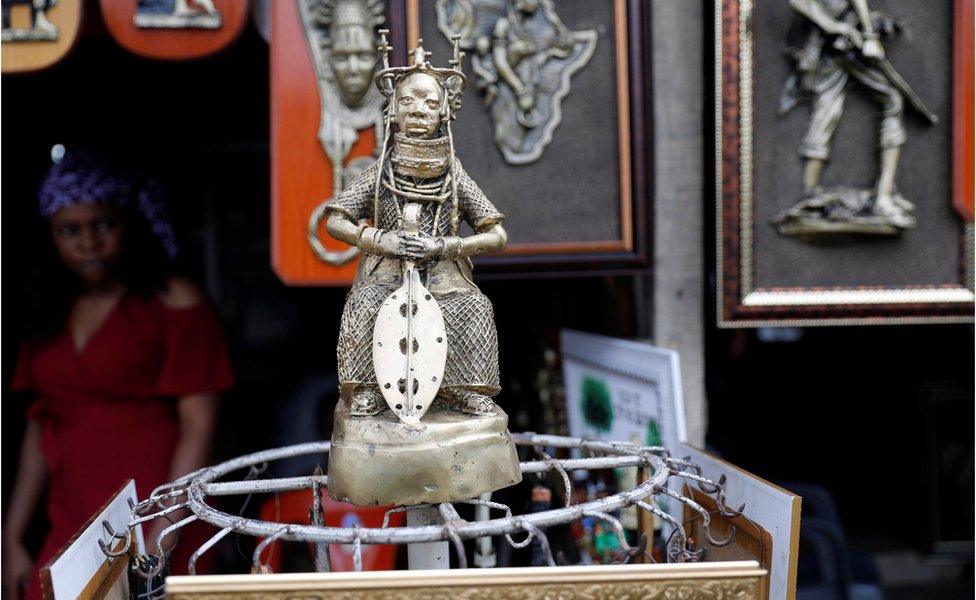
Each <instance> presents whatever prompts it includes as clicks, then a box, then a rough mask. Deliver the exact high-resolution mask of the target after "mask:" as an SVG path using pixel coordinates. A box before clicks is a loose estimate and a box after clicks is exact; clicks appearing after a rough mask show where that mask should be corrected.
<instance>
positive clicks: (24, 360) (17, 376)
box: [10, 341, 37, 392]
mask: <svg viewBox="0 0 976 600" xmlns="http://www.w3.org/2000/svg"><path fill="white" fill-rule="evenodd" d="M31 360H33V352H32V351H31V345H30V343H29V342H27V341H24V342H22V343H21V344H20V354H19V355H17V367H16V369H15V370H14V378H13V380H12V381H11V382H10V390H11V391H13V392H26V391H27V390H35V389H37V384H36V383H35V382H34V376H33V375H32V374H31Z"/></svg>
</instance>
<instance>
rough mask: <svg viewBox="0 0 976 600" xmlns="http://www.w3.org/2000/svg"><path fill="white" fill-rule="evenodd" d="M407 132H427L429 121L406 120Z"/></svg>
mask: <svg viewBox="0 0 976 600" xmlns="http://www.w3.org/2000/svg"><path fill="white" fill-rule="evenodd" d="M406 125H407V133H427V130H428V129H430V121H428V120H426V119H424V120H412V121H407V123H406Z"/></svg>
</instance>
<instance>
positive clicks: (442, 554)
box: [407, 506, 451, 571]
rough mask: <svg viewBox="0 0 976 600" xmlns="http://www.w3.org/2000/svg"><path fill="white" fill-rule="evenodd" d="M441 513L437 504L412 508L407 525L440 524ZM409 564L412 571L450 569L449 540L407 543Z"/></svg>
mask: <svg viewBox="0 0 976 600" xmlns="http://www.w3.org/2000/svg"><path fill="white" fill-rule="evenodd" d="M440 524H441V514H440V512H439V511H438V510H437V507H436V506H427V507H424V508H411V509H410V510H408V511H407V527H422V526H424V525H440ZM407 565H408V566H409V568H410V570H411V571H416V570H420V569H449V568H451V556H450V550H449V545H448V542H446V541H444V542H423V543H419V544H408V545H407Z"/></svg>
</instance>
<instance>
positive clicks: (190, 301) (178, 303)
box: [157, 276, 207, 310]
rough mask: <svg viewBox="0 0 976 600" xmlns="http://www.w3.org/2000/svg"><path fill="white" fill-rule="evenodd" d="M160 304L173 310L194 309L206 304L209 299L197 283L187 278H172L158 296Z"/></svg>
mask: <svg viewBox="0 0 976 600" xmlns="http://www.w3.org/2000/svg"><path fill="white" fill-rule="evenodd" d="M157 297H158V298H159V302H160V303H161V304H162V305H163V306H164V307H165V308H169V309H173V310H181V309H187V308H194V307H197V306H201V305H204V304H206V302H207V297H206V295H205V294H204V293H203V290H201V289H200V286H198V285H197V284H196V283H194V282H192V281H190V280H189V279H187V278H186V277H179V276H177V277H170V278H169V279H168V280H167V281H166V287H165V288H163V289H162V290H160V291H159V293H158V294H157Z"/></svg>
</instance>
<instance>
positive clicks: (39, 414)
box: [2, 147, 233, 598]
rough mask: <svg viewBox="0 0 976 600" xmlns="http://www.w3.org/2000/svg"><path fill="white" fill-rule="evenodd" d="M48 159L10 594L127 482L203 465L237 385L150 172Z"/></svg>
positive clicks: (11, 517)
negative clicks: (35, 549) (40, 537)
mask: <svg viewBox="0 0 976 600" xmlns="http://www.w3.org/2000/svg"><path fill="white" fill-rule="evenodd" d="M52 157H53V158H55V160H56V164H55V165H54V166H53V167H52V168H51V170H50V171H49V173H48V175H47V177H46V178H45V181H44V183H43V185H42V186H41V190H40V201H41V213H42V215H43V216H44V217H46V218H47V219H48V220H49V223H50V231H51V239H52V241H53V248H54V250H55V252H53V253H52V257H51V260H50V261H49V262H50V268H49V269H48V270H47V271H46V272H44V273H42V276H41V277H39V278H38V283H39V286H40V287H39V289H37V290H36V291H37V293H36V297H35V298H34V299H33V302H32V303H31V309H32V315H31V318H30V320H29V322H28V328H29V334H30V335H29V338H28V339H27V341H26V342H25V343H24V345H23V349H22V351H21V355H20V357H19V361H18V365H17V369H16V372H15V375H14V380H13V388H14V389H15V390H30V391H31V392H33V393H34V394H35V397H36V401H35V402H34V404H33V405H32V406H31V408H30V409H29V411H28V419H29V421H28V425H27V431H26V434H25V436H24V441H23V446H22V448H21V454H20V465H19V469H18V473H17V479H16V481H15V484H14V489H13V492H12V494H11V496H10V501H9V503H8V509H7V515H6V518H5V520H4V526H3V533H2V536H3V538H2V543H3V547H2V549H3V587H4V591H5V592H6V594H9V597H12V598H18V597H20V596H21V591H22V589H23V586H24V585H25V584H26V586H27V594H26V595H27V597H39V586H38V578H37V571H38V569H39V568H40V567H42V566H44V565H45V564H46V563H47V562H48V561H49V560H50V559H51V558H52V557H53V556H54V555H55V554H56V553H57V552H58V551H59V550H60V549H61V547H62V546H63V545H64V544H65V542H67V541H68V539H69V538H70V537H71V536H72V535H73V534H74V533H75V532H76V531H77V530H78V529H79V528H80V527H81V526H82V525H84V523H85V522H86V521H87V520H88V519H89V518H91V516H92V515H93V514H95V512H96V511H97V510H98V509H99V508H100V507H101V506H102V505H103V504H104V503H105V502H106V501H107V500H108V499H109V498H110V496H111V495H112V494H113V493H115V492H116V491H117V490H118V489H119V488H120V487H121V486H122V484H123V483H124V482H125V481H126V480H127V479H130V478H132V479H134V480H135V482H136V488H137V491H138V494H139V497H140V498H143V497H145V496H146V495H148V494H149V493H150V492H151V491H152V490H153V489H154V488H155V487H157V486H159V485H161V484H163V483H165V482H167V481H171V480H173V479H175V478H177V477H179V476H180V475H183V474H185V473H188V472H190V471H193V470H196V469H198V468H200V467H202V466H204V465H205V464H207V462H208V455H209V451H210V445H211V438H212V436H213V431H214V426H215V421H216V417H217V410H218V399H217V393H218V392H220V391H222V390H225V389H227V388H229V387H231V385H232V383H233V378H232V374H231V369H230V363H229V361H228V358H227V352H226V349H225V346H224V342H223V339H222V336H221V331H220V326H219V324H218V322H217V319H216V317H215V315H214V312H213V311H212V309H211V308H210V306H209V304H208V303H207V301H206V299H205V297H204V296H203V294H202V293H201V292H200V290H199V289H198V288H197V287H196V286H195V285H193V284H192V283H190V282H189V281H187V280H185V279H182V278H178V277H174V276H172V275H171V269H170V264H171V261H170V259H171V258H172V257H173V256H174V255H175V252H176V246H175V243H174V241H173V235H172V228H171V227H170V225H169V223H168V221H167V220H166V218H165V211H164V210H163V206H162V203H161V202H160V201H159V194H158V191H157V188H156V186H155V185H154V184H153V182H152V181H151V180H147V179H144V178H141V177H134V176H132V175H130V174H129V173H128V172H126V171H122V170H120V169H119V168H118V167H115V166H113V165H111V164H110V163H109V162H108V161H106V160H105V159H104V158H103V157H100V156H98V155H96V154H94V153H91V152H87V151H85V150H82V149H78V150H69V151H67V152H64V150H63V148H61V147H56V152H53V153H52ZM45 491H46V493H47V515H48V518H49V521H50V526H51V528H50V531H49V533H48V535H47V537H46V539H45V542H44V545H43V547H42V549H41V552H40V555H39V556H38V557H37V559H36V560H34V559H32V558H31V556H30V555H29V553H28V552H27V550H26V549H25V547H24V544H23V536H24V533H25V529H26V527H27V525H28V523H29V521H30V519H31V517H32V514H33V512H34V510H35V508H36V505H37V503H38V502H39V500H40V499H41V497H42V495H43V493H44V492H45ZM165 525H168V522H165V521H162V520H157V521H156V522H154V523H153V524H152V525H151V526H150V528H149V530H148V531H147V532H146V533H147V540H154V539H155V536H156V534H158V533H159V531H160V530H161V529H162V528H163V527H164V526H165ZM182 564H183V566H184V568H185V564H186V561H185V559H184V560H183V561H182ZM179 566H180V563H179V561H175V560H174V562H173V567H174V569H178V568H179Z"/></svg>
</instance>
